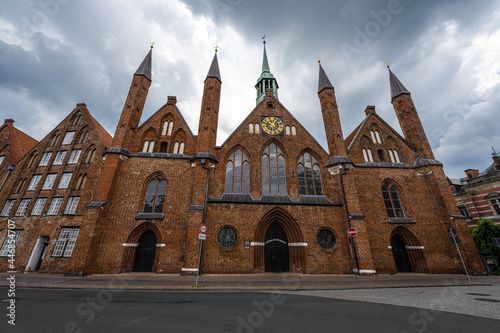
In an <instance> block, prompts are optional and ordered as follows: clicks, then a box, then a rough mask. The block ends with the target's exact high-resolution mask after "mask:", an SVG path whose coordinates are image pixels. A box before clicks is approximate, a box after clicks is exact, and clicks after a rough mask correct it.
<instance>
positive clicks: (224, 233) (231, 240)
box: [217, 227, 238, 249]
mask: <svg viewBox="0 0 500 333" xmlns="http://www.w3.org/2000/svg"><path fill="white" fill-rule="evenodd" d="M237 241H238V235H237V234H236V230H235V229H234V228H231V227H224V228H222V229H220V231H219V233H218V234H217V242H218V243H219V246H220V247H222V248H223V249H230V248H233V247H234V246H235V245H236V242H237Z"/></svg>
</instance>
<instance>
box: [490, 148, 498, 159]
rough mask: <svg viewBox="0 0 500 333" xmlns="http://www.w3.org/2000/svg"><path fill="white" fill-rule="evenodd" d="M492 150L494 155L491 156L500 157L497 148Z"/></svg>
mask: <svg viewBox="0 0 500 333" xmlns="http://www.w3.org/2000/svg"><path fill="white" fill-rule="evenodd" d="M491 149H493V153H492V154H491V155H493V157H497V156H499V155H498V153H497V151H496V150H495V148H493V147H491Z"/></svg>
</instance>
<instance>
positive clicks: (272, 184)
mask: <svg viewBox="0 0 500 333" xmlns="http://www.w3.org/2000/svg"><path fill="white" fill-rule="evenodd" d="M262 194H286V177H285V157H284V156H283V153H282V152H281V149H280V148H279V147H278V146H276V144H274V143H271V144H270V145H269V146H267V147H266V149H264V152H263V154H262Z"/></svg>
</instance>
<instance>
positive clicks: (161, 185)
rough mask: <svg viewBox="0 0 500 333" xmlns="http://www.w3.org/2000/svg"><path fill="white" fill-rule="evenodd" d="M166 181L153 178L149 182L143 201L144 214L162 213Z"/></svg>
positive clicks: (158, 177) (160, 178)
mask: <svg viewBox="0 0 500 333" xmlns="http://www.w3.org/2000/svg"><path fill="white" fill-rule="evenodd" d="M166 191H167V181H166V180H165V179H163V177H161V176H157V177H155V178H154V179H153V180H151V181H150V182H149V185H148V190H147V192H146V199H145V201H144V210H143V211H144V213H162V212H163V203H164V202H165V193H166Z"/></svg>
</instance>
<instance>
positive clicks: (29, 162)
mask: <svg viewBox="0 0 500 333" xmlns="http://www.w3.org/2000/svg"><path fill="white" fill-rule="evenodd" d="M37 157H38V155H37V154H35V153H33V154H31V157H30V159H29V161H28V164H27V165H26V168H27V169H29V168H31V167H32V166H33V165H35V160H36V158H37Z"/></svg>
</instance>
